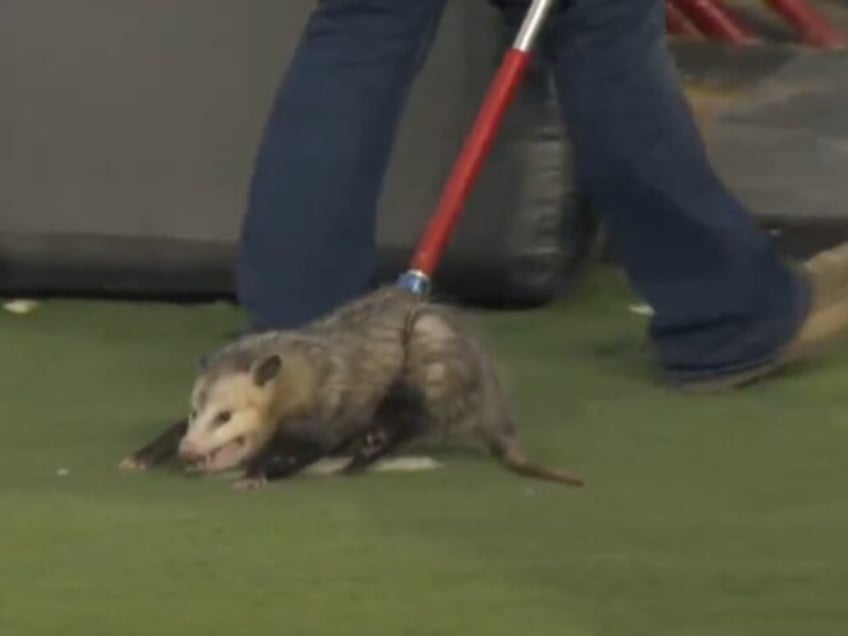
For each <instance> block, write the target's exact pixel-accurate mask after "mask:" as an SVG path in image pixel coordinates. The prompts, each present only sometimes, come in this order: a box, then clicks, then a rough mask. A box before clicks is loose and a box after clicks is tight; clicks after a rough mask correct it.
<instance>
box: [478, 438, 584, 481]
mask: <svg viewBox="0 0 848 636" xmlns="http://www.w3.org/2000/svg"><path fill="white" fill-rule="evenodd" d="M489 450H490V451H491V452H492V454H493V455H494V456H495V457H496V458H497V459H498V461H500V462H501V463H502V464H503V465H504V466H506V467H507V468H508V469H509V470H511V471H512V472H514V473H516V474H518V475H521V476H522V477H532V478H534V479H544V480H547V481H554V482H557V483H560V484H565V485H568V486H585V485H586V483H585V482H584V480H583V478H582V477H580V476H579V475H575V474H573V473H569V472H565V471H562V470H557V469H553V468H547V467H545V466H541V465H539V464H536V463H535V462H532V461H531V460H530V459H529V458H528V457H527V456H526V455H525V454H524V451H523V450H522V449H521V446H520V445H519V444H518V443H517V442H516V441H515V440H509V441H506V440H498V441H493V442H491V443H490V444H489Z"/></svg>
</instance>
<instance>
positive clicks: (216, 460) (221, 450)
mask: <svg viewBox="0 0 848 636" xmlns="http://www.w3.org/2000/svg"><path fill="white" fill-rule="evenodd" d="M246 455H247V438H245V437H243V436H242V437H237V438H236V439H234V440H233V441H231V442H227V443H226V444H224V445H223V446H219V447H218V448H216V449H215V450H213V451H212V452H210V453H208V454H207V455H204V456H203V457H201V458H200V459H198V460H196V461H194V462H192V463H191V465H190V470H191V471H192V472H201V473H214V472H219V471H225V470H230V469H232V468H235V467H236V466H238V465H239V464H240V463H241V462H242V461H243V460H244V458H245V457H246Z"/></svg>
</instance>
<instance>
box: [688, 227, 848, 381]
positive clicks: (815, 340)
mask: <svg viewBox="0 0 848 636" xmlns="http://www.w3.org/2000/svg"><path fill="white" fill-rule="evenodd" d="M801 273H802V275H804V276H805V277H806V278H807V281H808V284H809V285H810V288H811V291H812V304H811V307H810V311H809V313H808V314H807V318H806V320H804V322H803V323H802V324H801V327H800V329H799V330H798V333H797V334H796V336H795V338H794V339H793V340H792V341H791V342H790V343H789V344H788V345H787V346H786V347H785V348H784V349H783V351H781V352H779V353H778V355H777V356H775V357H774V359H772V360H771V361H770V362H767V363H765V364H762V365H759V366H756V367H753V368H750V369H746V370H745V371H740V372H738V373H728V374H727V375H725V376H722V377H718V378H711V379H708V380H703V381H697V380H696V381H692V382H685V383H684V384H683V385H682V386H681V388H682V389H683V390H684V391H685V392H687V393H696V394H705V393H717V392H720V391H725V390H729V389H734V388H738V387H742V386H745V385H748V384H751V383H753V382H756V381H757V380H760V379H762V378H765V377H767V376H769V375H772V374H773V373H775V372H777V371H779V370H780V369H782V368H784V367H785V366H787V365H789V364H791V363H795V362H799V361H802V360H805V359H808V358H810V357H813V356H815V355H816V354H817V353H820V352H822V351H823V350H824V349H825V348H826V347H828V346H829V345H831V344H833V343H834V342H835V341H836V340H838V339H839V338H840V337H842V336H843V335H846V334H848V243H844V244H841V245H839V246H837V247H834V248H832V249H829V250H825V251H823V252H820V253H819V254H816V255H815V256H814V257H812V258H811V259H810V260H808V261H807V262H806V263H804V265H803V266H802V268H801Z"/></svg>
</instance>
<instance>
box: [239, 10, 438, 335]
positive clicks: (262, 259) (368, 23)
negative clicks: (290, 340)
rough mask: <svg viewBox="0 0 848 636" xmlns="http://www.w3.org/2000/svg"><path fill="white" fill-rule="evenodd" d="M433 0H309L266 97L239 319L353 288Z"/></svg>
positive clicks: (287, 322) (269, 318) (273, 323)
mask: <svg viewBox="0 0 848 636" xmlns="http://www.w3.org/2000/svg"><path fill="white" fill-rule="evenodd" d="M444 2H445V0H321V2H320V3H319V5H318V7H317V8H316V10H315V11H314V13H313V14H312V15H311V17H310V18H309V21H308V24H307V26H306V29H305V32H304V34H303V38H302V41H301V42H300V44H299V47H298V49H297V51H296V54H295V56H294V59H293V60H292V62H291V65H290V67H289V69H288V71H287V74H286V77H285V79H284V81H283V84H282V86H281V87H280V89H279V93H278V95H277V97H276V99H275V102H274V105H273V108H272V112H271V115H270V118H269V121H268V123H267V126H266V129H265V132H264V137H263V141H262V144H261V148H260V151H259V155H258V157H257V160H256V165H255V170H254V175H253V179H252V182H251V187H250V197H249V204H248V210H247V214H246V217H245V219H244V223H243V229H242V237H241V246H240V256H239V261H238V268H237V270H238V271H237V285H238V295H239V301H240V303H241V304H242V306H243V307H244V308H245V309H246V311H247V313H248V315H249V317H250V326H249V328H250V329H266V328H292V327H298V326H300V325H302V324H303V323H305V322H308V321H309V320H312V319H314V318H316V317H318V316H320V315H322V314H323V313H325V312H327V311H331V310H332V309H334V308H336V307H337V306H338V305H340V304H342V303H343V302H345V301H347V300H349V299H351V298H353V297H355V296H357V295H359V294H361V293H363V292H365V291H367V290H368V288H369V286H370V285H371V283H372V278H373V275H374V270H375V261H376V255H375V252H376V249H375V245H374V240H375V225H376V215H377V205H378V198H379V193H380V190H381V186H382V184H383V179H384V174H385V172H386V168H387V163H388V160H389V156H390V154H391V149H392V145H393V142H394V137H395V129H396V125H397V122H398V120H399V117H400V115H401V113H402V111H403V108H404V106H405V101H406V97H407V93H408V91H409V88H410V85H411V83H412V81H413V78H414V76H415V75H416V73H417V71H418V69H419V68H420V66H421V64H422V63H423V61H424V60H425V59H426V54H427V53H428V51H429V47H430V44H431V42H432V38H433V35H434V32H435V30H436V28H437V26H438V23H439V19H440V17H441V14H442V10H443V7H444Z"/></svg>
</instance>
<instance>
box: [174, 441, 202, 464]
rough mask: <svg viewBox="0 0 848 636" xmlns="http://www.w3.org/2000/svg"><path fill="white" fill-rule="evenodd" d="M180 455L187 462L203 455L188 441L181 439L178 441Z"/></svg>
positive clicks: (196, 459) (198, 458)
mask: <svg viewBox="0 0 848 636" xmlns="http://www.w3.org/2000/svg"><path fill="white" fill-rule="evenodd" d="M179 452H180V457H181V458H182V459H184V460H185V461H187V462H194V461H198V460H200V459H201V458H202V457H203V453H202V452H201V451H200V450H199V449H198V448H197V447H196V446H195V445H194V444H193V443H192V442H190V441H188V440H183V441H182V442H181V443H180V449H179Z"/></svg>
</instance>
